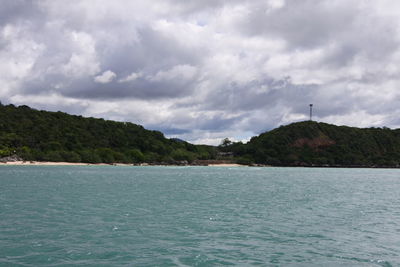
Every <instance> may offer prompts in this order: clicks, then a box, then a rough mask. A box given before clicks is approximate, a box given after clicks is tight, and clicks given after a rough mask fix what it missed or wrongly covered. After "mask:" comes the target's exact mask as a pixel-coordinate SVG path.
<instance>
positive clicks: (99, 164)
mask: <svg viewBox="0 0 400 267" xmlns="http://www.w3.org/2000/svg"><path fill="white" fill-rule="evenodd" d="M1 165H26V166H32V165H33V166H34V165H36V166H177V165H150V164H148V163H142V164H140V165H133V164H126V163H113V164H106V163H96V164H93V163H81V162H52V161H7V162H0V166H1ZM185 166H197V165H185ZM205 166H209V167H243V166H245V165H240V164H234V163H220V164H208V165H205Z"/></svg>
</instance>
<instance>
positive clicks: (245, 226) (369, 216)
mask: <svg viewBox="0 0 400 267" xmlns="http://www.w3.org/2000/svg"><path fill="white" fill-rule="evenodd" d="M0 266H400V170H396V169H341V168H272V167H264V168H261V167H260V168H258V167H152V166H149V167H147V166H146V167H134V166H0Z"/></svg>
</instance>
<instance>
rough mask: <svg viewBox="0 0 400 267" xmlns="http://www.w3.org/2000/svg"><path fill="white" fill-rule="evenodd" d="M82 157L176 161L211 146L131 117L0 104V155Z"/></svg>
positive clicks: (206, 154)
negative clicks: (127, 119) (107, 117)
mask: <svg viewBox="0 0 400 267" xmlns="http://www.w3.org/2000/svg"><path fill="white" fill-rule="evenodd" d="M13 154H17V155H18V156H20V157H22V158H23V159H24V160H35V161H68V162H87V163H100V162H103V163H114V162H121V163H140V162H155V163H161V162H162V163H166V164H168V163H179V162H180V161H188V162H192V161H193V160H196V159H203V160H207V159H212V158H214V157H215V148H213V147H210V146H198V145H192V144H189V143H187V142H184V141H181V140H173V139H167V138H165V137H164V135H163V134H162V133H161V132H158V131H150V130H146V129H144V128H143V127H142V126H140V125H136V124H133V123H124V122H115V121H107V120H103V119H95V118H84V117H82V116H73V115H68V114H66V113H62V112H48V111H39V110H35V109H32V108H29V107H27V106H19V107H16V106H14V105H6V106H5V105H1V104H0V158H1V157H5V156H9V155H13Z"/></svg>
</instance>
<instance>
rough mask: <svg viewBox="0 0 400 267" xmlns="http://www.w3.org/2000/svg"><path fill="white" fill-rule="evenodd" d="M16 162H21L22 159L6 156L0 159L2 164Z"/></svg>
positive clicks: (15, 156)
mask: <svg viewBox="0 0 400 267" xmlns="http://www.w3.org/2000/svg"><path fill="white" fill-rule="evenodd" d="M16 161H23V159H22V158H20V157H19V156H17V155H12V156H8V157H3V158H0V162H2V163H5V162H16Z"/></svg>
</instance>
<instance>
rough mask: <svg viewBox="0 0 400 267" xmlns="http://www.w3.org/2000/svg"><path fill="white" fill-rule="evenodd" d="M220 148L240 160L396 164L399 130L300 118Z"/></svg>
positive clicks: (399, 158)
mask: <svg viewBox="0 0 400 267" xmlns="http://www.w3.org/2000/svg"><path fill="white" fill-rule="evenodd" d="M220 149H223V150H225V151H230V152H233V153H234V154H235V156H236V157H237V158H239V159H240V160H241V161H242V162H243V163H260V164H268V165H274V166H364V167H372V166H388V167H397V166H399V164H400V130H398V129H397V130H391V129H389V128H365V129H360V128H355V127H348V126H336V125H332V124H327V123H319V122H314V121H303V122H298V123H292V124H290V125H286V126H281V127H279V128H277V129H274V130H272V131H269V132H266V133H263V134H261V135H259V136H257V137H253V138H252V139H251V140H250V142H248V143H247V144H241V143H232V144H230V145H229V146H225V147H223V148H221V147H220Z"/></svg>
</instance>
